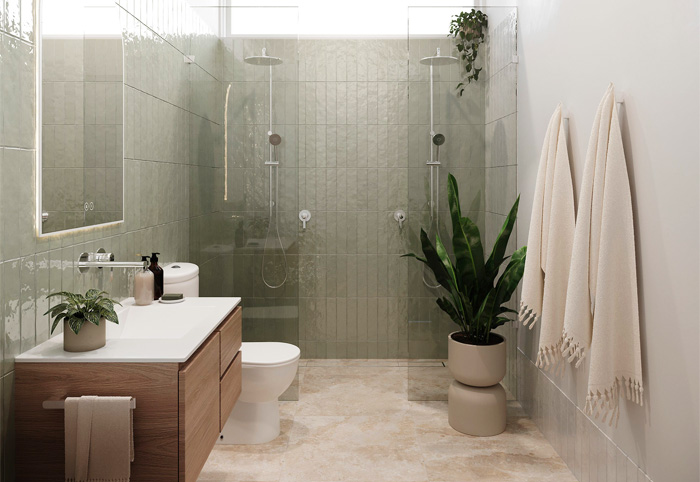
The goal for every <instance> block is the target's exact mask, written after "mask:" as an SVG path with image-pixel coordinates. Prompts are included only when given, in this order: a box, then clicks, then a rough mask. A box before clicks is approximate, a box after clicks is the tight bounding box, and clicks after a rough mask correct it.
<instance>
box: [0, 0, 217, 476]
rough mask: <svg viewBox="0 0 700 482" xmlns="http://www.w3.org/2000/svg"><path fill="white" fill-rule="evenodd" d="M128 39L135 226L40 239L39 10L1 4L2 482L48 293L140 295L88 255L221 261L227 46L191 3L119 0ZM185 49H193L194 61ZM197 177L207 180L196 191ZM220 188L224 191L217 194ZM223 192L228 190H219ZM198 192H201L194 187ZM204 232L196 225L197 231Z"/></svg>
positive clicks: (120, 274) (43, 331) (125, 277)
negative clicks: (84, 266) (90, 263)
mask: <svg viewBox="0 0 700 482" xmlns="http://www.w3.org/2000/svg"><path fill="white" fill-rule="evenodd" d="M120 3H121V6H122V12H121V14H122V21H123V26H124V35H125V69H126V70H125V72H126V88H125V95H124V101H125V139H124V141H125V142H124V151H125V159H124V169H125V174H124V176H125V177H124V179H125V181H124V182H125V199H126V203H125V221H124V222H123V223H121V224H119V225H116V226H112V227H107V228H88V229H85V230H81V231H78V232H75V233H66V234H56V235H52V236H49V237H38V236H37V235H36V233H35V221H34V212H35V193H34V176H35V175H36V172H35V154H36V146H35V127H34V126H35V122H36V117H35V116H36V108H35V87H34V74H35V72H34V62H35V57H34V56H35V48H34V25H35V20H36V19H35V18H34V4H33V2H31V1H21V2H20V1H11V2H3V4H2V6H0V120H1V121H0V333H2V335H3V337H2V340H3V341H2V343H0V359H1V361H2V363H1V373H0V375H2V378H1V380H0V381H1V384H0V385H1V388H2V397H0V405H1V414H2V416H1V417H0V434H1V437H0V447H1V448H0V450H1V453H0V467H1V470H2V473H1V475H0V479H2V480H5V481H12V480H14V463H13V460H14V455H13V454H14V452H13V450H14V444H13V440H14V432H13V430H14V428H13V410H14V407H13V399H14V394H13V382H14V378H13V375H14V371H13V370H14V357H15V356H16V355H17V354H19V353H21V352H23V351H25V350H28V349H30V348H31V347H33V346H35V345H36V344H39V343H41V342H43V341H44V340H46V339H47V338H48V337H49V336H50V335H49V320H48V318H47V317H45V316H43V313H44V312H45V311H46V309H47V308H48V304H47V302H46V300H45V295H47V294H48V293H50V292H53V291H57V290H61V289H63V290H75V291H77V290H86V289H88V288H92V287H97V288H101V289H104V290H106V291H108V292H109V293H110V294H111V295H113V296H115V297H117V298H125V297H128V296H130V287H131V277H132V275H133V273H130V272H128V271H127V270H120V269H117V270H114V272H109V271H107V270H104V271H105V272H104V273H101V274H97V273H91V274H87V275H79V274H77V271H76V269H75V267H74V262H75V260H76V258H77V256H78V255H79V253H81V252H82V251H95V250H97V248H100V247H104V248H105V249H106V250H107V251H111V252H113V253H115V256H116V258H117V259H134V258H135V254H136V253H139V252H149V251H151V250H159V251H161V252H162V253H163V254H162V261H163V262H172V261H183V260H184V261H187V260H190V259H192V260H194V261H195V262H200V263H204V264H206V263H207V262H215V256H212V255H209V254H205V253H204V251H205V250H204V248H202V247H203V246H206V244H207V243H209V242H210V240H216V233H217V232H218V230H217V229H216V228H215V226H216V223H214V222H213V221H214V220H218V216H219V213H218V212H217V210H218V209H219V205H218V204H217V202H218V199H219V197H218V196H217V194H216V192H217V187H216V186H217V184H216V174H215V173H216V172H217V169H220V168H221V165H222V158H221V157H222V154H221V135H222V131H221V121H220V110H219V109H218V104H217V103H218V100H219V98H220V96H219V91H220V81H219V79H220V77H221V64H220V62H217V61H216V59H217V58H220V55H219V54H218V52H217V49H219V48H220V47H219V45H220V44H219V40H218V38H217V37H216V36H213V35H209V34H207V33H206V30H205V28H204V27H203V25H202V24H201V22H200V21H199V20H198V18H197V17H196V15H193V13H192V12H191V10H190V8H189V7H187V6H186V4H185V2H181V1H173V2H166V3H161V4H159V7H158V9H157V10H155V9H153V5H152V4H151V3H150V2H148V4H147V2H138V1H135V0H134V1H130V2H120ZM184 54H194V55H195V56H196V58H197V59H198V61H197V62H195V64H191V65H187V64H185V63H184V61H183V55H184ZM193 179H195V180H196V181H195V182H206V183H208V185H207V188H206V189H198V185H197V184H195V185H194V186H193V185H192V182H193V181H192V180H193ZM210 186H214V187H210ZM222 186H223V185H220V186H219V188H218V189H219V191H221V187H222ZM194 187H197V189H196V190H195V191H196V192H195V193H194V194H193V193H192V192H191V190H192V189H193V188H194ZM192 226H196V227H197V229H194V230H193V229H192Z"/></svg>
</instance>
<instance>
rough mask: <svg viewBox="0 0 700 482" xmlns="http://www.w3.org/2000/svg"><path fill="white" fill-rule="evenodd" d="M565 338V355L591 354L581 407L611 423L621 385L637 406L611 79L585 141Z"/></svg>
mask: <svg viewBox="0 0 700 482" xmlns="http://www.w3.org/2000/svg"><path fill="white" fill-rule="evenodd" d="M563 336H564V343H563V346H562V353H563V355H564V356H568V358H569V361H576V366H577V367H578V366H579V365H580V364H581V361H582V360H583V358H584V357H586V356H589V358H590V372H589V375H588V396H587V399H586V407H585V411H586V413H588V414H589V415H594V416H595V417H596V418H597V417H598V416H599V415H602V416H603V418H602V419H603V421H605V420H606V419H607V418H608V417H610V419H609V420H610V424H611V425H612V424H613V420H614V421H615V423H617V419H618V417H619V405H618V403H619V394H620V391H622V392H623V393H624V394H625V395H626V397H627V399H628V400H632V401H634V402H635V403H638V404H640V405H641V404H642V394H643V388H642V357H641V348H640V342H639V305H638V301H637V269H636V261H635V249H634V225H633V219H632V196H631V194H630V185H629V177H628V175H627V165H626V162H625V154H624V150H623V148H622V135H621V132H620V122H619V119H618V113H617V109H616V106H615V92H614V88H613V85H612V84H610V86H609V87H608V90H607V91H606V92H605V96H604V97H603V100H602V102H601V103H600V105H599V106H598V111H597V113H596V117H595V122H594V124H593V129H592V132H591V138H590V140H589V143H588V152H587V154H586V165H585V167H584V172H583V180H582V185H581V194H580V196H579V206H578V217H577V220H576V233H575V235H574V249H573V253H572V258H571V273H570V275H569V283H568V290H567V299H566V316H565V318H564V334H563ZM587 353H590V354H589V355H587Z"/></svg>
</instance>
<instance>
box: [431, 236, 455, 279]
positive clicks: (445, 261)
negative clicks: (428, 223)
mask: <svg viewBox="0 0 700 482" xmlns="http://www.w3.org/2000/svg"><path fill="white" fill-rule="evenodd" d="M435 250H436V251H437V255H438V256H439V257H440V262H441V263H442V265H443V266H444V267H445V271H446V272H447V274H448V276H449V282H450V286H451V287H453V288H459V282H458V281H457V273H456V271H455V267H454V266H453V265H452V260H451V259H450V255H449V254H447V249H445V245H444V244H442V240H441V239H440V235H439V234H436V235H435Z"/></svg>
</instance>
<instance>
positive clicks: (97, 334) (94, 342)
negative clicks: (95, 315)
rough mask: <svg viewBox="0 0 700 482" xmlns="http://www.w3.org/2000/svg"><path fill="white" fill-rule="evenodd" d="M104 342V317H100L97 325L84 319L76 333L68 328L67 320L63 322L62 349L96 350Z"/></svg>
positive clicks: (105, 331)
mask: <svg viewBox="0 0 700 482" xmlns="http://www.w3.org/2000/svg"><path fill="white" fill-rule="evenodd" d="M105 343H107V320H105V319H104V318H100V324H99V325H94V324H92V323H90V322H87V321H86V322H85V323H83V326H82V327H81V328H80V331H79V332H78V334H77V335H76V334H75V333H73V330H71V329H70V327H69V326H68V322H67V321H64V322H63V349H64V350H65V351H70V352H81V351H91V350H97V349H98V348H102V347H103V346H105Z"/></svg>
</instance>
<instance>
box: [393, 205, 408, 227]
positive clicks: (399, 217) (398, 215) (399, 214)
mask: <svg viewBox="0 0 700 482" xmlns="http://www.w3.org/2000/svg"><path fill="white" fill-rule="evenodd" d="M394 219H395V220H396V222H397V223H399V229H402V228H403V223H404V221H406V212H405V211H404V210H403V209H398V210H396V211H395V212H394Z"/></svg>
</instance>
